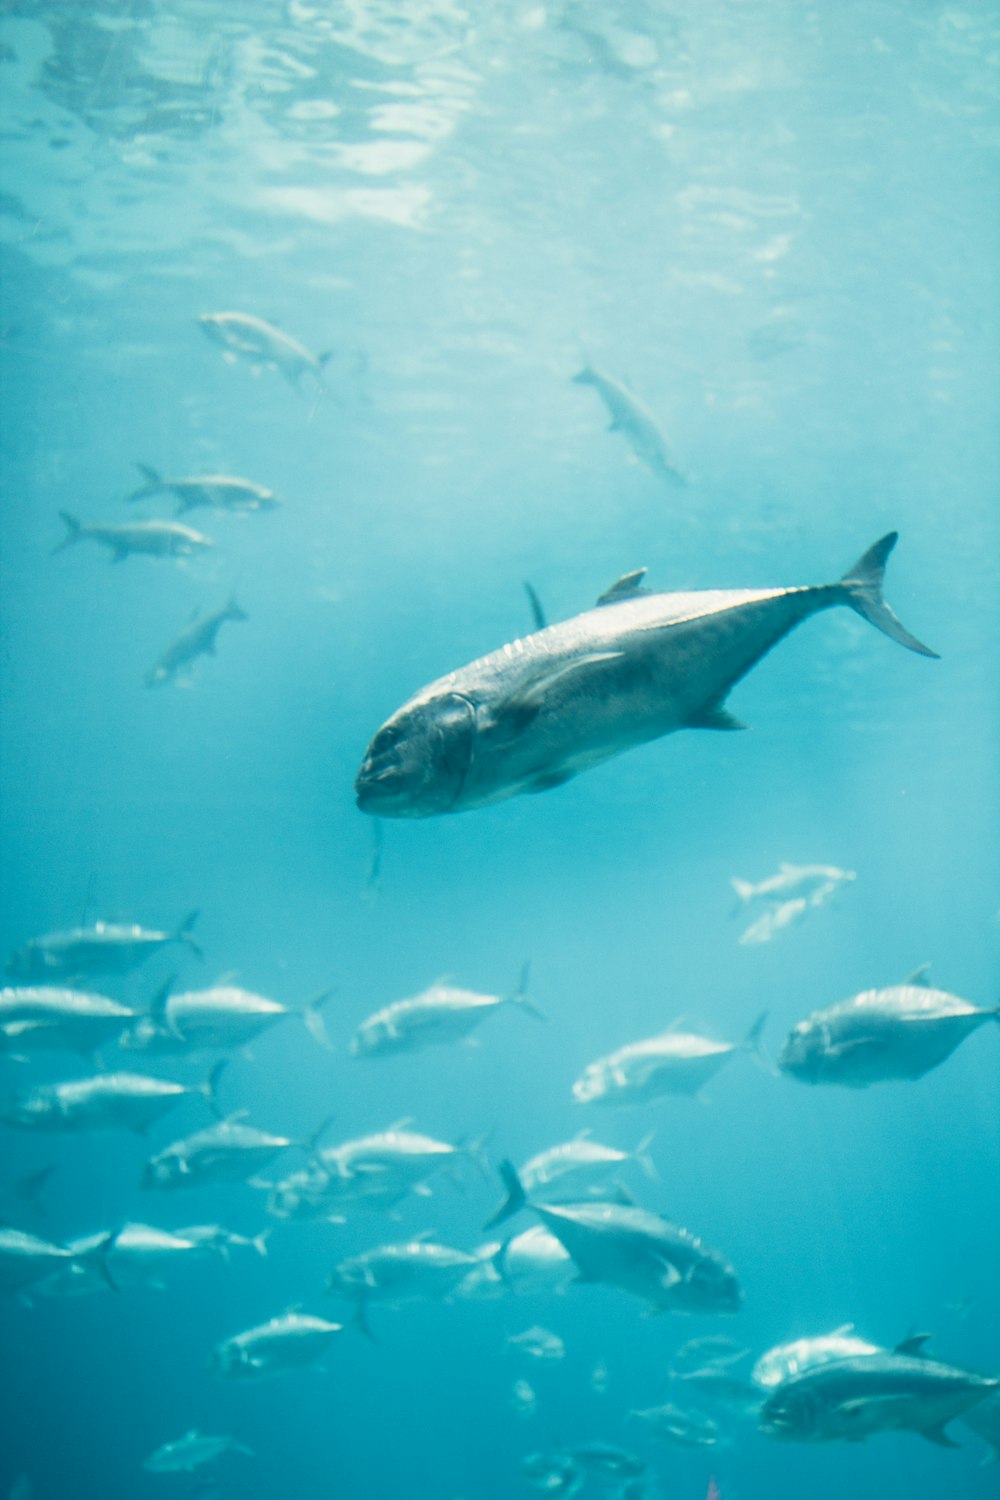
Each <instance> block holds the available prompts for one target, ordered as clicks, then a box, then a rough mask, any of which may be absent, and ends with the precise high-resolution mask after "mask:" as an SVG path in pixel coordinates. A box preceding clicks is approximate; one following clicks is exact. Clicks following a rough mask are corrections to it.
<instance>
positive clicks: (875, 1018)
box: [778, 984, 1000, 1089]
mask: <svg viewBox="0 0 1000 1500" xmlns="http://www.w3.org/2000/svg"><path fill="white" fill-rule="evenodd" d="M988 1021H996V1022H1000V1005H997V1006H993V1007H991V1008H990V1009H988V1010H981V1009H979V1008H978V1007H977V1006H975V1005H973V1004H972V1003H971V1001H969V1000H962V999H960V998H959V997H958V995H949V994H948V993H947V992H946V991H945V990H936V989H931V988H929V987H927V986H924V985H922V984H897V985H892V986H890V987H889V988H888V989H884V990H864V991H863V992H862V993H861V994H860V995H853V996H852V997H851V999H849V1000H842V1001H841V1002H840V1003H839V1004H838V1005H831V1006H830V1007H829V1008H828V1009H827V1010H820V1011H814V1012H813V1014H812V1015H811V1016H809V1017H808V1018H807V1019H806V1020H805V1021H800V1022H799V1024H798V1025H797V1026H795V1027H793V1029H792V1030H791V1032H790V1033H789V1035H788V1039H787V1041H786V1042H785V1045H784V1047H783V1048H782V1050H781V1053H780V1054H779V1056H778V1067H779V1068H780V1069H781V1071H782V1072H783V1073H787V1074H788V1075H789V1076H790V1077H792V1078H797V1079H798V1080H799V1081H800V1082H801V1083H816V1084H820V1083H839V1084H844V1085H846V1087H848V1088H854V1089H863V1088H867V1087H868V1086H869V1085H870V1084H873V1083H885V1082H889V1081H893V1080H902V1079H905V1080H908V1081H913V1080H915V1079H917V1078H923V1076H924V1074H925V1073H929V1072H930V1071H931V1070H932V1068H936V1067H938V1066H939V1065H940V1064H941V1063H943V1062H944V1061H945V1060H946V1059H947V1058H949V1057H950V1056H951V1054H952V1053H953V1052H954V1050H955V1048H956V1047H958V1046H959V1044H960V1043H961V1042H964V1041H965V1038H966V1037H967V1036H971V1035H972V1033H973V1032H974V1031H978V1030H979V1028H980V1027H981V1026H985V1025H986V1023H987V1022H988Z"/></svg>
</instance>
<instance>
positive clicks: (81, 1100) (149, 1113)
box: [0, 1062, 226, 1134]
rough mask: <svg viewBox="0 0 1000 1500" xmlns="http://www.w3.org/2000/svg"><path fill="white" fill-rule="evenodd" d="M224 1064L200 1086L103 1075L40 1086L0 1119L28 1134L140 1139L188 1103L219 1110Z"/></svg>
mask: <svg viewBox="0 0 1000 1500" xmlns="http://www.w3.org/2000/svg"><path fill="white" fill-rule="evenodd" d="M225 1066H226V1064H225V1063H224V1062H221V1063H219V1064H218V1066H217V1067H215V1068H214V1069H213V1070H212V1073H211V1076H210V1077H209V1078H206V1079H205V1080H204V1082H202V1083H196V1084H186V1083H172V1082H170V1080H169V1079H166V1078H152V1077H150V1076H148V1075H147V1074H145V1073H99V1074H95V1075H94V1076H93V1077H92V1078H74V1079H70V1080H69V1081H68V1082H66V1083H40V1084H37V1085H36V1086H35V1087H34V1088H32V1089H25V1090H23V1091H22V1092H21V1093H19V1094H16V1095H15V1096H14V1098H13V1099H12V1100H11V1101H10V1103H8V1104H5V1105H3V1106H2V1107H0V1119H2V1120H4V1121H5V1122H6V1124H8V1125H17V1126H19V1127H23V1128H24V1129H28V1130H49V1131H51V1130H54V1131H60V1130H70V1131H76V1132H82V1131H88V1130H135V1131H138V1132H139V1133H140V1134H141V1133H142V1132H143V1131H145V1130H147V1129H148V1128H149V1126H150V1125H152V1124H153V1122H154V1121H155V1120H158V1119H160V1118H161V1116H162V1115H165V1114H166V1113H167V1111H168V1110H171V1109H173V1108H174V1106H175V1105H177V1104H180V1103H181V1101H182V1100H184V1099H193V1098H197V1097H199V1096H200V1097H201V1098H204V1099H205V1100H207V1102H208V1104H209V1107H210V1108H211V1109H213V1110H214V1109H215V1107H216V1090H217V1088H218V1082H219V1077H220V1074H221V1073H222V1070H223V1069H224V1068H225Z"/></svg>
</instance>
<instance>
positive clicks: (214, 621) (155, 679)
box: [143, 599, 248, 687]
mask: <svg viewBox="0 0 1000 1500" xmlns="http://www.w3.org/2000/svg"><path fill="white" fill-rule="evenodd" d="M247 618H248V615H247V613H246V611H245V610H242V609H240V606H239V605H238V604H237V603H236V600H235V599H230V601H229V603H228V604H225V605H223V607H222V608H221V609H217V610H215V612H214V613H213V614H210V615H200V616H198V617H197V618H195V619H194V620H192V621H191V623H190V625H187V626H186V627H185V628H184V629H183V630H182V631H181V633H180V635H178V636H177V637H176V638H175V639H174V640H172V641H171V643H170V645H169V646H168V647H167V648H166V650H165V651H164V652H163V654H162V655H161V656H159V657H158V658H157V660H156V661H155V662H154V663H153V665H152V666H151V667H150V669H149V671H148V672H147V673H146V674H145V676H144V677H143V682H144V683H145V684H146V686H147V687H162V686H163V684H164V683H166V682H172V681H173V680H174V678H175V677H176V676H177V675H178V673H180V672H182V671H183V670H184V668H185V667H190V666H191V665H192V664H193V663H194V662H196V661H197V660H198V657H199V656H214V655H215V642H216V639H217V637H218V634H219V631H220V630H221V629H222V627H223V625H225V623H226V621H227V620H246V619H247Z"/></svg>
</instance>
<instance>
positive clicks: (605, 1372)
mask: <svg viewBox="0 0 1000 1500" xmlns="http://www.w3.org/2000/svg"><path fill="white" fill-rule="evenodd" d="M610 1384H611V1372H610V1371H609V1369H608V1367H607V1365H606V1363H605V1362H604V1360H603V1359H599V1360H598V1361H597V1363H596V1364H595V1365H594V1367H593V1369H592V1370H591V1372H590V1389H591V1390H592V1391H593V1392H594V1394H595V1395H596V1396H603V1395H604V1393H605V1391H606V1390H607V1389H608V1386H609V1385H610Z"/></svg>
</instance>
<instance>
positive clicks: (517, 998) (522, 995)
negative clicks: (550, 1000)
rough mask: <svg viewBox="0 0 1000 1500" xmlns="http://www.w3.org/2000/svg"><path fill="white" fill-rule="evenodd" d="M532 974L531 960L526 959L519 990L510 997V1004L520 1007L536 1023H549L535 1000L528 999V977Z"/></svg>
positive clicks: (518, 982) (519, 980)
mask: <svg viewBox="0 0 1000 1500" xmlns="http://www.w3.org/2000/svg"><path fill="white" fill-rule="evenodd" d="M530 972H531V960H530V958H529V959H526V960H525V962H524V963H523V964H522V966H521V974H520V977H519V979H518V981H517V989H516V990H515V991H514V993H513V994H512V995H511V996H509V999H510V1002H511V1004H512V1005H519V1006H520V1007H521V1009H522V1010H526V1011H527V1012H528V1014H529V1015H530V1016H534V1018H535V1020H536V1021H547V1020H548V1016H547V1015H546V1014H545V1012H544V1011H543V1010H541V1009H540V1008H539V1007H538V1006H537V1005H536V1004H535V1002H534V1000H530V999H529V998H528V994H527V990H528V975H529V974H530Z"/></svg>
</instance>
